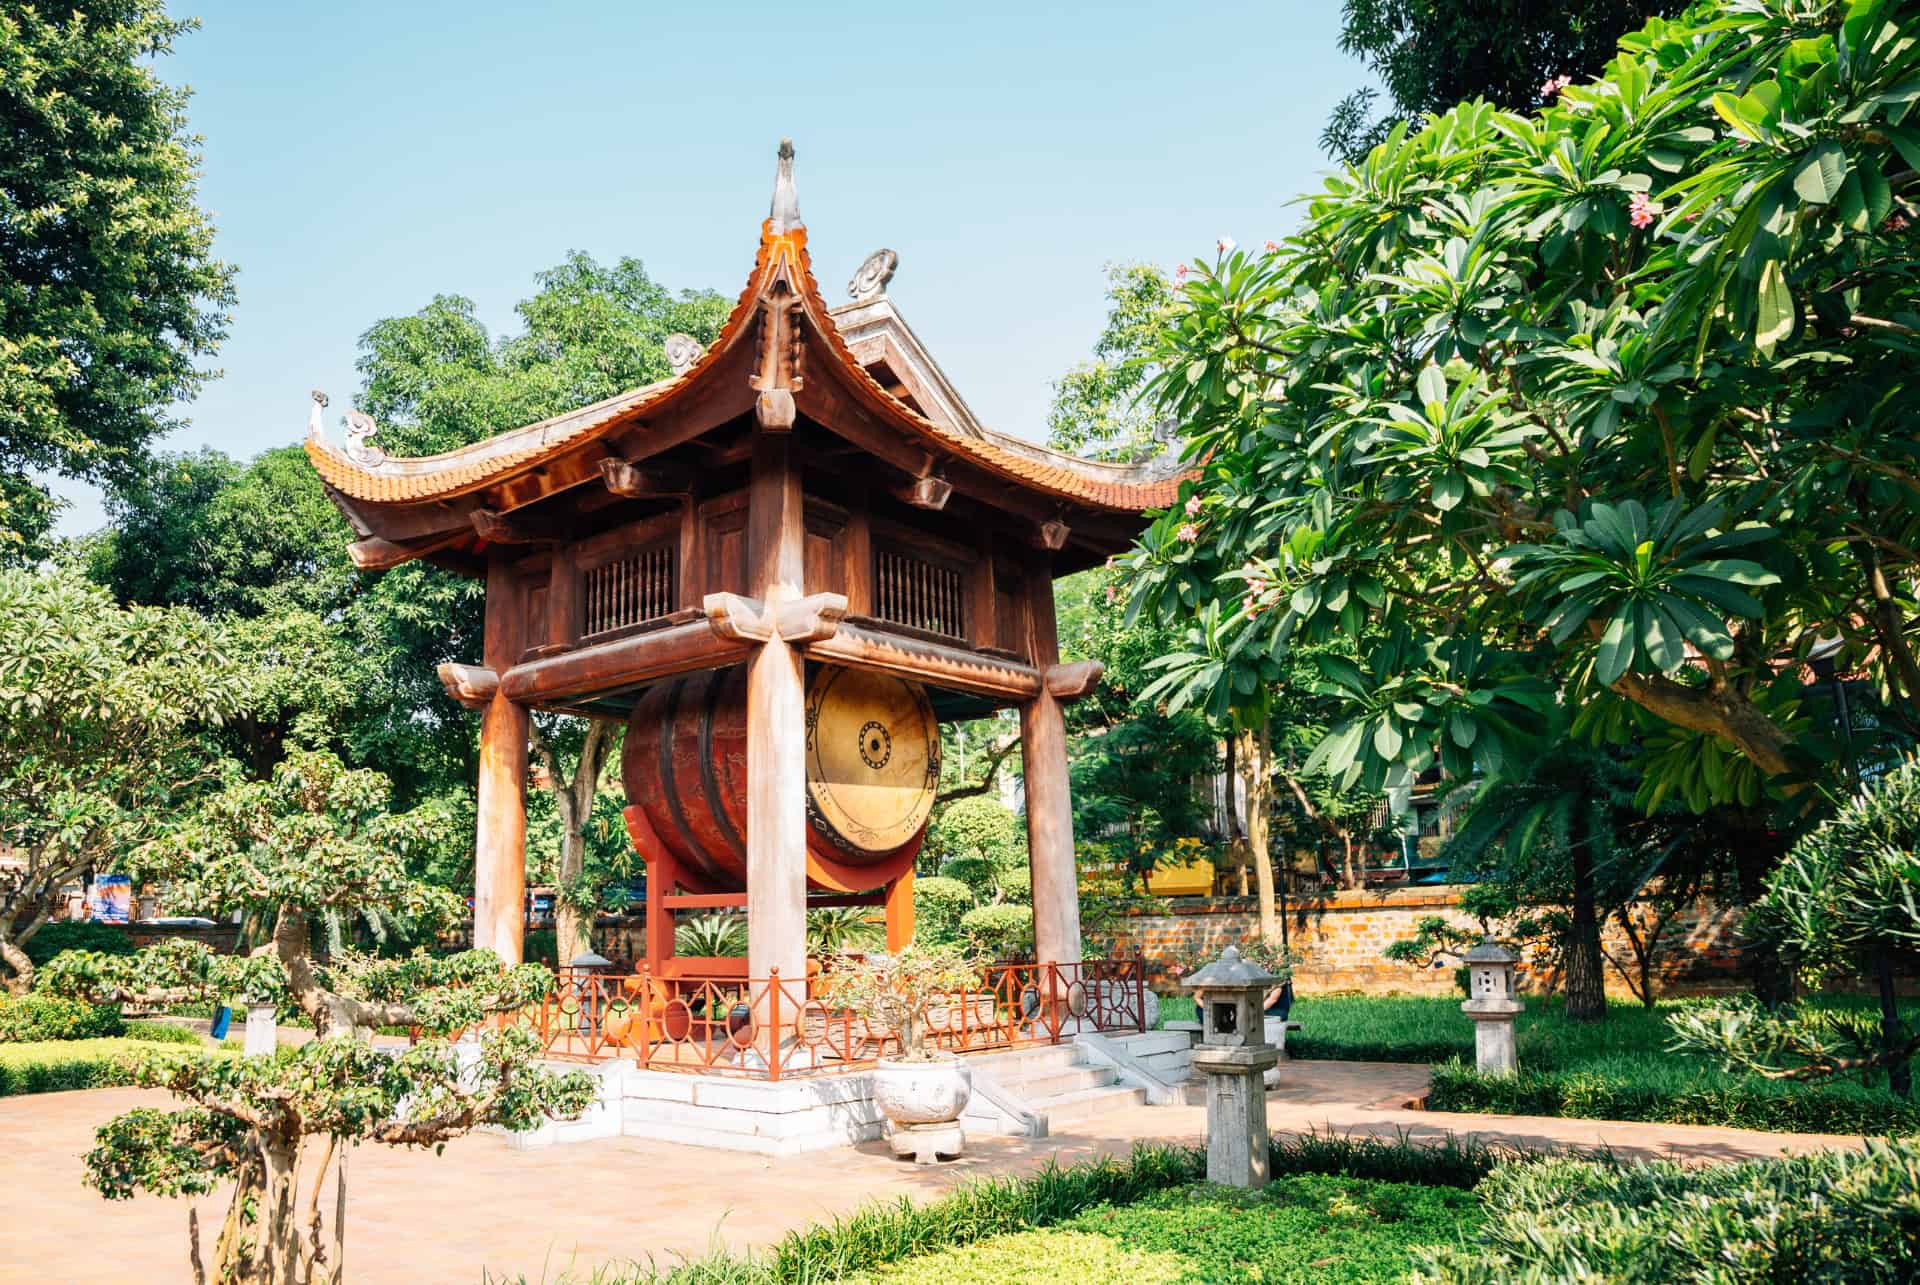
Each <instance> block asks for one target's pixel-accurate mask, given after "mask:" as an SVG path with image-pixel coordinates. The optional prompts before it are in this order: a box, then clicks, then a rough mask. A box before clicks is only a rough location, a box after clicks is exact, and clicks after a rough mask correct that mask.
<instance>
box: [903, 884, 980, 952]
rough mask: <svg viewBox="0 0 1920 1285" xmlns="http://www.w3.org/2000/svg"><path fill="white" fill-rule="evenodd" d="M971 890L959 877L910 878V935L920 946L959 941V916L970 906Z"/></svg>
mask: <svg viewBox="0 0 1920 1285" xmlns="http://www.w3.org/2000/svg"><path fill="white" fill-rule="evenodd" d="M973 901H974V896H973V889H972V888H970V887H968V886H967V885H966V884H964V883H962V882H961V881H960V880H958V879H945V878H940V877H938V876H935V877H933V878H927V879H915V880H914V881H913V924H914V930H913V936H914V940H915V941H917V942H919V943H920V944H921V945H923V946H952V945H954V944H956V943H957V942H958V941H959V940H960V918H961V916H963V915H965V914H966V913H967V911H968V910H970V909H972V907H973Z"/></svg>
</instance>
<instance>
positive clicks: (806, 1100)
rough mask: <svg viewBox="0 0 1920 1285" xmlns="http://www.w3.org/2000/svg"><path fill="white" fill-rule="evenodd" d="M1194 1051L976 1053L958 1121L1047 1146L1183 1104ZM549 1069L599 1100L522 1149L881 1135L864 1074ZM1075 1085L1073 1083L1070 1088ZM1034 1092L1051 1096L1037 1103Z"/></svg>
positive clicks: (1160, 1036) (773, 1143)
mask: <svg viewBox="0 0 1920 1285" xmlns="http://www.w3.org/2000/svg"><path fill="white" fill-rule="evenodd" d="M1189 1043H1190V1039H1189V1037H1188V1036H1187V1035H1186V1034H1185V1033H1184V1032H1167V1031H1149V1032H1146V1033H1145V1034H1136V1035H1113V1036H1097V1035H1083V1036H1079V1037H1077V1038H1076V1039H1075V1040H1074V1041H1073V1042H1072V1043H1068V1044H1059V1045H1044V1046H1040V1047H1037V1048H1032V1049H1020V1050H1014V1051H1012V1052H1008V1053H981V1054H969V1055H967V1062H968V1064H969V1065H970V1066H971V1067H973V1068H974V1102H973V1104H972V1105H970V1106H969V1107H968V1109H967V1114H966V1116H965V1117H964V1119H963V1121H962V1123H963V1125H964V1126H965V1128H966V1130H967V1131H968V1132H969V1133H1000V1134H1018V1135H1024V1136H1029V1137H1044V1136H1046V1134H1047V1132H1048V1130H1049V1128H1050V1127H1051V1126H1052V1125H1053V1124H1055V1123H1058V1124H1065V1123H1067V1122H1068V1120H1084V1119H1086V1118H1089V1117H1090V1116H1093V1115H1097V1114H1099V1113H1101V1112H1103V1111H1107V1110H1117V1109H1119V1108H1122V1107H1130V1106H1137V1105H1139V1104H1140V1103H1142V1102H1150V1103H1158V1102H1168V1103H1171V1102H1175V1101H1178V1100H1179V1099H1180V1096H1181V1095H1180V1093H1179V1091H1178V1086H1180V1085H1181V1084H1183V1083H1184V1081H1185V1080H1186V1077H1187V1059H1188V1056H1189V1054H1188V1047H1189ZM552 1065H554V1067H555V1069H567V1070H585V1071H586V1072H587V1073H588V1074H590V1075H592V1076H594V1077H595V1078H596V1079H597V1080H598V1081H599V1082H600V1092H599V1096H598V1100H597V1101H596V1102H595V1104H594V1105H593V1106H592V1107H591V1108H589V1109H588V1111H587V1113H586V1114H585V1115H584V1116H582V1117H581V1118H580V1119H578V1120H574V1121H569V1122H564V1123H560V1122H555V1123H549V1124H546V1125H543V1126H541V1127H540V1128H538V1129H535V1130H533V1131H532V1132H530V1133H523V1134H516V1135H513V1137H512V1138H511V1139H510V1142H511V1145H513V1146H515V1147H521V1148H534V1147H549V1146H554V1145H557V1144H560V1143H569V1142H584V1141H587V1140H589V1139H593V1138H615V1137H620V1136H623V1135H624V1136H628V1137H639V1138H652V1139H656V1140H658V1141H662V1142H680V1143H687V1144H690V1145H693V1146H701V1147H719V1148H723V1149H725V1150H729V1151H752V1152H758V1153H760V1154H762V1155H775V1156H784V1155H797V1154H799V1153H801V1152H806V1151H819V1150H824V1149H827V1148H832V1147H845V1146H851V1145H853V1144H854V1143H857V1142H871V1141H873V1140H875V1139H877V1138H879V1137H881V1136H882V1132H883V1129H884V1122H883V1121H882V1119H881V1115H880V1112H879V1109H878V1108H877V1107H876V1106H875V1105H874V1101H873V1083H872V1076H871V1075H870V1074H869V1073H867V1072H865V1071H848V1072H845V1073H841V1074H835V1075H807V1076H795V1077H791V1078H786V1079H782V1080H780V1081H779V1082H778V1083H772V1084H770V1083H768V1082H766V1081H764V1080H749V1079H736V1078H733V1077H729V1076H722V1075H690V1074H682V1073H676V1072H672V1071H643V1070H641V1069H640V1068H639V1067H638V1066H637V1065H635V1064H634V1063H633V1062H632V1061H629V1060H616V1061H610V1062H603V1063H600V1064H599V1065H597V1066H588V1067H580V1066H576V1065H571V1064H568V1065H565V1066H562V1065H561V1064H552ZM1009 1071H1019V1072H1031V1073H1032V1076H1033V1077H1037V1080H1038V1082H1037V1083H1034V1084H1030V1083H1028V1082H1027V1080H1026V1079H1023V1078H1022V1076H1021V1075H1019V1074H1013V1075H1009V1074H1008V1072H1009ZM1002 1077H1005V1079H1003V1078H1002ZM1056 1080H1057V1081H1058V1086H1060V1087H1056V1085H1055V1083H1054V1081H1056ZM1069 1080H1071V1081H1073V1084H1072V1086H1071V1087H1065V1086H1066V1082H1067V1081H1069ZM983 1082H984V1083H983ZM1036 1088H1037V1089H1041V1090H1045V1092H1041V1093H1039V1094H1038V1095H1037V1097H1036V1096H1030V1095H1032V1094H1033V1090H1034V1089H1036ZM983 1090H984V1091H983ZM1061 1094H1064V1095H1065V1098H1064V1099H1063V1098H1061V1096H1060V1095H1061ZM1049 1098H1051V1099H1054V1100H1051V1101H1049V1100H1048V1099H1049ZM1055 1117H1058V1118H1057V1119H1056V1118H1055Z"/></svg>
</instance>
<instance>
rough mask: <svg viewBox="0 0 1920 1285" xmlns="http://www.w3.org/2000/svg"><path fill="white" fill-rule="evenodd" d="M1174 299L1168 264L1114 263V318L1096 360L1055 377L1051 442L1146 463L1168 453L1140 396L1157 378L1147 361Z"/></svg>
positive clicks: (1110, 285)
mask: <svg viewBox="0 0 1920 1285" xmlns="http://www.w3.org/2000/svg"><path fill="white" fill-rule="evenodd" d="M1173 302H1174V300H1173V283H1172V282H1171V281H1169V280H1168V279H1167V273H1166V270H1165V269H1163V268H1160V267H1156V266H1155V265H1153V264H1147V263H1109V264H1108V265H1107V322H1106V325H1105V326H1104V327H1103V328H1102V329H1101V331H1100V338H1099V339H1097V340H1095V341H1094V345H1093V360H1091V361H1086V362H1081V363H1080V364H1079V365H1077V366H1075V367H1074V368H1073V369H1072V370H1069V371H1068V372H1067V373H1066V374H1065V375H1063V376H1062V377H1061V378H1060V379H1058V380H1056V381H1055V382H1054V385H1053V406H1052V408H1051V409H1050V410H1049V411H1048V413H1047V444H1048V445H1049V446H1052V447H1054V448H1056V449H1058V450H1063V451H1071V452H1073V453H1074V454H1075V455H1079V456H1083V457H1085V458H1087V459H1112V460H1142V459H1150V458H1152V457H1153V456H1155V455H1158V454H1159V453H1160V451H1161V449H1162V448H1161V444H1160V441H1159V437H1160V434H1159V433H1158V432H1157V431H1156V429H1157V425H1156V423H1155V421H1154V418H1153V416H1152V412H1151V409H1150V408H1149V407H1147V406H1145V405H1143V404H1142V402H1141V400H1140V397H1139V393H1140V390H1141V389H1142V388H1143V387H1144V386H1145V385H1146V384H1147V382H1148V380H1149V379H1150V378H1151V376H1152V366H1151V363H1150V361H1148V360H1146V359H1147V358H1148V356H1149V354H1151V353H1152V351H1153V348H1154V338H1155V336H1156V334H1157V333H1158V331H1159V329H1160V327H1161V326H1162V325H1164V324H1165V323H1166V320H1167V316H1168V314H1169V313H1170V312H1172V310H1173Z"/></svg>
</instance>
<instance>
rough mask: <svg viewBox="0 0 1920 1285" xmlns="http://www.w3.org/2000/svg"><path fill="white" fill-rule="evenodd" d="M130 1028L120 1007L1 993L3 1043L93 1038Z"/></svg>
mask: <svg viewBox="0 0 1920 1285" xmlns="http://www.w3.org/2000/svg"><path fill="white" fill-rule="evenodd" d="M125 1029H126V1024H125V1023H124V1022H122V1021H121V1020H120V1010H119V1009H118V1008H115V1007H113V1006H112V1005H109V1004H88V1003H85V1002H83V1001H81V1000H77V999H62V998H60V997H59V996H56V995H31V994H30V995H0V1044H28V1043H34V1042H36V1041H41V1040H91V1039H99V1038H101V1037H103V1036H109V1035H118V1034H120V1033H121V1032H122V1031H124V1030H125Z"/></svg>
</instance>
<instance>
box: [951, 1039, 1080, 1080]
mask: <svg viewBox="0 0 1920 1285" xmlns="http://www.w3.org/2000/svg"><path fill="white" fill-rule="evenodd" d="M965 1057H966V1063H967V1065H968V1066H970V1067H973V1068H974V1070H975V1071H977V1072H978V1073H980V1074H981V1075H990V1076H992V1077H993V1078H994V1079H996V1080H999V1081H1000V1082H1001V1083H1003V1084H1005V1083H1007V1082H1008V1081H1011V1080H1019V1079H1023V1078H1025V1077H1027V1076H1030V1075H1045V1074H1047V1073H1049V1072H1053V1071H1065V1070H1070V1069H1072V1068H1074V1067H1078V1066H1084V1065H1086V1064H1085V1063H1084V1062H1083V1061H1081V1059H1080V1050H1079V1049H1077V1048H1075V1047H1074V1046H1073V1045H1071V1044H1041V1045H1037V1046H1036V1047H1034V1048H1030V1049H1009V1050H1007V1051H1006V1052H1003V1053H969V1054H966V1055H965Z"/></svg>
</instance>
